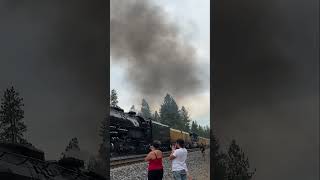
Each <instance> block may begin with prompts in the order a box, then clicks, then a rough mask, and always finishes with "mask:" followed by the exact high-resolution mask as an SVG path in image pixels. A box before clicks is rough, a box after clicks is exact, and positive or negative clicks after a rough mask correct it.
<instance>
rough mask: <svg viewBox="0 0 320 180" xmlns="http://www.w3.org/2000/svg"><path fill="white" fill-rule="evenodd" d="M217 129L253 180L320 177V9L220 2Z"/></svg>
mask: <svg viewBox="0 0 320 180" xmlns="http://www.w3.org/2000/svg"><path fill="white" fill-rule="evenodd" d="M215 7H216V8H215V9H214V15H215V24H214V28H215V29H214V34H213V35H214V42H213V43H214V52H213V56H214V61H215V62H214V69H211V71H212V73H213V74H214V76H213V77H214V81H215V83H214V86H215V96H214V97H213V103H214V114H213V116H214V119H213V121H214V122H213V125H212V127H214V128H215V129H216V132H217V135H218V137H219V138H220V139H221V140H222V141H223V143H224V144H226V143H229V142H230V140H231V138H236V140H237V141H238V142H239V143H240V144H241V146H242V147H243V148H244V150H245V151H246V152H247V154H248V156H249V160H250V162H251V165H252V166H253V167H255V168H257V174H256V176H255V178H254V179H259V180H269V179H273V180H284V179H290V180H298V179H319V172H318V171H319V154H318V153H319V114H318V111H319V41H318V40H319V29H318V27H319V24H318V23H319V16H318V13H319V10H318V9H317V8H318V7H319V5H318V2H316V1H313V0H308V1H297V0H294V1H277V0H271V1H253V0H244V1H235V0H229V1H224V0H218V1H215Z"/></svg>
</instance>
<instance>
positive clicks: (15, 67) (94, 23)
mask: <svg viewBox="0 0 320 180" xmlns="http://www.w3.org/2000/svg"><path fill="white" fill-rule="evenodd" d="M106 3H107V2H105V1H91V0H81V1H46V2H44V1H33V2H25V1H18V0H4V1H1V2H0V14H1V15H0V24H1V28H0V39H1V41H0V92H1V93H2V92H3V90H4V89H5V88H7V87H9V86H11V85H13V86H15V88H16V89H17V90H18V92H20V94H21V96H22V97H23V98H24V104H25V108H24V109H25V122H26V125H27V127H28V131H27V133H26V136H27V140H28V141H30V142H31V143H32V144H34V145H35V146H36V147H37V148H40V149H42V150H43V151H44V152H45V154H46V158H48V159H57V158H58V157H59V156H60V153H61V152H63V151H64V149H65V146H66V144H67V143H68V141H69V140H70V138H72V137H77V138H78V139H79V142H80V144H81V147H80V148H81V149H83V150H86V151H88V152H89V153H96V152H97V149H98V146H99V143H100V142H101V141H100V138H99V135H98V133H99V127H100V122H101V121H102V120H103V119H104V118H105V116H106V110H107V108H106V105H107V100H106V99H107V95H108V93H107V91H108V90H107V59H108V58H107V57H105V56H106V53H105V52H106V43H107V42H106V37H107V33H106V32H107V27H106V22H107V12H106V8H105V7H106Z"/></svg>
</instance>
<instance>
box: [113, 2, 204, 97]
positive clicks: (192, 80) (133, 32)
mask: <svg viewBox="0 0 320 180" xmlns="http://www.w3.org/2000/svg"><path fill="white" fill-rule="evenodd" d="M110 11H111V13H110V15H111V22H110V26H111V28H110V33H111V40H110V46H111V56H112V58H113V61H114V62H115V63H121V64H128V66H129V67H128V68H127V69H126V70H127V77H128V79H129V80H128V83H131V84H132V85H133V87H134V88H136V89H137V91H138V92H135V93H140V94H142V95H143V97H146V96H147V97H153V98H154V97H157V96H159V95H161V96H162V95H163V94H164V93H167V92H169V93H173V94H176V95H187V94H190V93H194V92H195V91H197V90H198V88H199V87H200V85H201V81H200V80H199V78H198V76H197V70H196V68H195V58H196V54H195V49H194V48H193V47H192V46H190V44H189V43H188V42H187V41H186V40H183V38H181V37H180V35H179V30H178V28H177V26H176V25H175V24H173V23H172V22H170V21H169V18H168V17H167V14H166V13H165V12H164V11H163V10H162V9H161V7H158V6H156V5H154V4H152V2H150V1H149V0H132V1H127V0H111V7H110ZM111 76H112V75H111Z"/></svg>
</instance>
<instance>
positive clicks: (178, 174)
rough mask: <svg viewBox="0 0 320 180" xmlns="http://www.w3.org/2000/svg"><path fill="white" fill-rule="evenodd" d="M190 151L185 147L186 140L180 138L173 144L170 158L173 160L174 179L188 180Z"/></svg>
mask: <svg viewBox="0 0 320 180" xmlns="http://www.w3.org/2000/svg"><path fill="white" fill-rule="evenodd" d="M187 155H188V151H187V149H186V148H185V147H184V140H182V139H178V140H177V142H176V144H175V145H174V146H172V152H171V155H170V157H169V159H170V160H171V161H172V174H173V178H174V180H187V175H189V174H188V168H187V164H186V160H187Z"/></svg>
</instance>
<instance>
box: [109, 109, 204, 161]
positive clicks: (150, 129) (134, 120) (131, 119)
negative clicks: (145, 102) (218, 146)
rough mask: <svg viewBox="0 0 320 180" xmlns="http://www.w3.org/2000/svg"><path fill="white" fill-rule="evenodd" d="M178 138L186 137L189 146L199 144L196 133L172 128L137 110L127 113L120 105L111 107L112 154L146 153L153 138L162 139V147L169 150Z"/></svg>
mask: <svg viewBox="0 0 320 180" xmlns="http://www.w3.org/2000/svg"><path fill="white" fill-rule="evenodd" d="M177 138H183V139H185V141H186V143H187V147H189V148H192V147H196V146H197V141H198V135H197V134H195V133H187V132H183V131H180V130H176V129H172V128H170V127H169V126H167V125H164V124H161V123H159V122H156V121H152V120H151V119H146V118H143V117H141V116H139V115H136V113H135V112H128V113H125V112H124V111H123V109H121V108H119V107H111V109H110V146H111V156H116V155H124V154H140V153H146V152H148V151H149V144H150V143H151V142H152V141H153V140H158V141H160V142H161V147H160V149H161V150H163V151H167V150H169V149H170V144H171V143H173V142H174V141H175V140H176V139H177Z"/></svg>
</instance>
